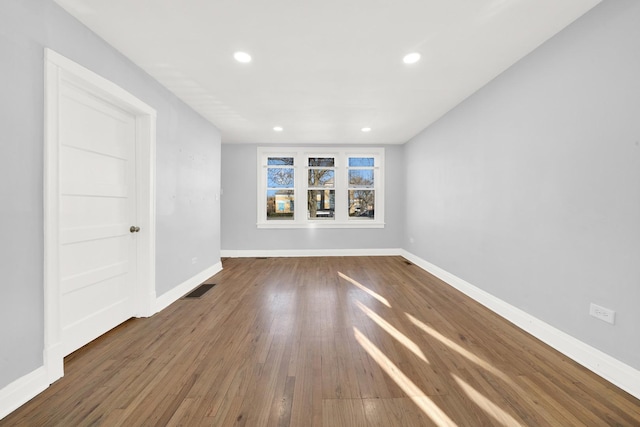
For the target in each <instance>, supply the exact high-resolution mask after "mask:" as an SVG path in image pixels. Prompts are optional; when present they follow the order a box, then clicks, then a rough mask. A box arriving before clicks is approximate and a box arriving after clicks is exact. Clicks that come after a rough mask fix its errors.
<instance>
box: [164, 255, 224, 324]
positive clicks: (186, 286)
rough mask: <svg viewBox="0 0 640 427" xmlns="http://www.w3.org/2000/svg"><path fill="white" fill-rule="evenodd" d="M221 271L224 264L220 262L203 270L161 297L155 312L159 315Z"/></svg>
mask: <svg viewBox="0 0 640 427" xmlns="http://www.w3.org/2000/svg"><path fill="white" fill-rule="evenodd" d="M220 271H222V262H218V263H217V264H215V265H212V266H211V267H209V268H207V269H206V270H203V271H201V272H200V273H198V274H196V275H195V276H193V277H192V278H190V279H187V280H185V281H184V282H182V283H181V284H179V285H178V286H176V287H175V288H173V289H171V290H170V291H169V292H166V293H164V294H162V295H160V296H159V297H158V298H157V299H156V307H155V312H156V313H157V312H159V311H162V310H164V309H165V308H167V307H169V306H170V305H171V304H173V303H174V302H175V301H177V300H179V299H180V298H182V297H183V296H184V295H185V294H187V293H189V292H191V291H192V290H193V289H194V288H196V287H197V286H198V285H200V284H201V283H202V282H204V281H205V280H207V279H208V278H209V277H211V276H213V275H215V274H217V273H219V272H220Z"/></svg>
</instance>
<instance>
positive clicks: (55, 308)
mask: <svg viewBox="0 0 640 427" xmlns="http://www.w3.org/2000/svg"><path fill="white" fill-rule="evenodd" d="M44 63H45V109H44V129H45V130H44V177H43V178H44V354H43V357H44V366H45V369H46V372H47V378H48V381H49V383H50V384H51V383H53V382H54V381H55V380H57V379H58V378H61V377H62V376H63V375H64V367H63V358H64V356H65V355H64V354H62V326H61V320H60V278H59V271H58V265H59V262H58V261H59V223H60V222H59V214H58V213H59V207H60V197H59V176H60V173H59V172H60V171H59V148H58V147H59V141H58V138H59V132H58V106H59V93H60V90H59V89H60V85H61V83H62V82H65V83H69V84H73V85H74V86H77V87H80V88H82V89H84V90H86V91H89V92H91V93H92V94H94V95H95V96H97V97H99V98H101V99H104V100H107V101H108V102H110V103H112V104H114V105H116V106H118V107H119V108H121V109H123V110H125V111H127V112H129V113H131V114H132V115H134V116H135V118H136V192H137V202H136V209H137V217H138V222H137V224H135V225H137V226H139V227H140V229H141V231H140V233H138V234H137V235H136V239H137V252H136V259H137V269H136V271H137V273H136V280H135V284H134V288H135V289H134V293H133V299H134V307H135V309H134V311H135V315H136V316H137V317H148V316H151V315H153V314H154V312H155V301H156V290H155V260H156V257H155V247H156V245H155V234H156V223H155V218H156V216H155V166H156V151H155V147H156V111H155V110H154V109H153V108H151V107H150V106H148V105H147V104H145V103H143V102H142V101H140V100H139V99H137V98H136V97H134V96H133V95H131V94H130V93H128V92H127V91H125V90H124V89H122V88H120V87H119V86H117V85H116V84H114V83H112V82H110V81H108V80H106V79H105V78H103V77H100V76H99V75H97V74H95V73H93V72H92V71H90V70H88V69H86V68H84V67H82V66H81V65H78V64H76V63H75V62H73V61H71V60H69V59H67V58H65V57H64V56H62V55H60V54H58V53H56V52H54V51H52V50H50V49H45V61H44ZM132 225H133V224H132Z"/></svg>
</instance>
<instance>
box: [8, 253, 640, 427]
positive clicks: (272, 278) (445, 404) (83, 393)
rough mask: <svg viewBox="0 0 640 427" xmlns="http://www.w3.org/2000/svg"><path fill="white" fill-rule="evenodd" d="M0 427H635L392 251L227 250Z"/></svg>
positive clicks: (627, 402) (595, 386) (630, 410)
mask: <svg viewBox="0 0 640 427" xmlns="http://www.w3.org/2000/svg"><path fill="white" fill-rule="evenodd" d="M223 266H224V270H223V271H222V272H221V273H219V274H217V275H216V276H214V277H212V278H211V279H209V280H208V281H207V282H208V283H216V284H217V286H215V287H214V288H213V289H212V290H210V291H209V292H208V293H206V294H205V295H204V296H203V297H202V298H200V299H182V300H179V301H177V302H176V303H174V304H172V305H171V306H170V307H168V308H167V309H165V310H164V311H163V312H161V313H158V314H156V315H155V316H153V317H152V318H148V319H131V320H129V321H128V322H126V323H124V324H123V325H121V326H120V327H118V328H116V329H115V330H113V331H111V332H109V333H107V334H105V335H104V336H102V337H100V338H98V339H97V340H95V341H94V342H92V343H90V344H88V345H87V346H85V347H83V348H81V349H80V350H78V351H76V352H75V353H73V354H71V355H70V356H68V357H67V358H66V359H65V376H64V377H63V378H62V379H60V380H59V381H57V382H56V383H55V384H53V385H52V386H51V387H49V388H48V389H47V390H46V391H45V392H43V393H42V394H41V395H39V396H37V397H36V398H34V399H33V400H31V401H30V402H28V403H27V404H25V405H24V406H22V407H21V408H19V409H18V410H17V411H15V412H14V413H12V414H10V415H9V416H7V417H6V418H5V419H3V420H1V421H0V425H2V426H14V425H19V426H97V425H103V426H200V425H204V426H225V427H226V426H251V427H253V426H302V427H307V426H311V427H314V426H317V427H320V426H322V427H340V426H349V427H351V426H432V425H434V426H449V425H458V426H474V427H475V426H518V425H522V426H583V425H584V426H640V401H639V400H637V399H635V398H634V397H632V396H630V395H628V394H627V393H625V392H623V391H621V390H620V389H618V388H616V387H615V386H613V385H611V384H610V383H608V382H606V381H604V380H603V379H601V378H599V377H597V376H596V375H594V374H592V373H591V372H589V371H587V370H586V369H584V368H582V367H581V366H579V365H577V364H576V363H574V362H572V361H571V360H569V359H567V358H566V357H564V356H563V355H561V354H559V353H557V352H556V351H554V350H552V349H550V348H549V347H548V346H546V345H544V344H542V343H541V342H539V341H538V340H536V339H535V338H533V337H531V336H529V335H527V334H526V333H524V332H522V331H520V330H519V329H517V328H515V327H514V326H512V325H511V324H510V323H508V322H506V321H504V320H502V319H501V318H499V317H498V316H496V315H495V314H493V313H491V312H490V311H488V310H487V309H485V308H483V307H482V306H480V305H479V304H477V303H475V302H474V301H472V300H470V299H469V298H467V297H466V296H464V295H462V294H460V293H459V292H457V291H455V290H454V289H452V288H450V287H449V286H447V285H445V284H443V283H442V282H440V281H439V280H438V279H436V278H434V277H433V276H431V275H429V274H427V273H426V272H424V271H423V270H421V269H420V268H418V267H417V266H415V265H412V264H411V263H409V262H407V261H406V260H404V259H403V258H401V257H355V258H346V257H331V258H270V259H226V260H224V263H223Z"/></svg>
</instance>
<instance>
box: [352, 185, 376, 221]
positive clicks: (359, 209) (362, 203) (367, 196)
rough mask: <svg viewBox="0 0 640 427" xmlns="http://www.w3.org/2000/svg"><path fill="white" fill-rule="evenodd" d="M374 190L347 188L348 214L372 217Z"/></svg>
mask: <svg viewBox="0 0 640 427" xmlns="http://www.w3.org/2000/svg"><path fill="white" fill-rule="evenodd" d="M374 209H375V191H374V190H349V216H350V217H362V218H369V219H374Z"/></svg>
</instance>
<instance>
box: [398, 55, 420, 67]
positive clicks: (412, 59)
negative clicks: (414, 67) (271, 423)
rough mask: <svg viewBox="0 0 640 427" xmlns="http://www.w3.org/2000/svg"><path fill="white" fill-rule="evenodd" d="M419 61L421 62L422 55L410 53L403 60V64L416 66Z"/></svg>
mask: <svg viewBox="0 0 640 427" xmlns="http://www.w3.org/2000/svg"><path fill="white" fill-rule="evenodd" d="M418 61H420V54H419V53H418V52H413V53H410V54H408V55H405V57H404V58H402V62H404V63H405V64H415V63H416V62H418Z"/></svg>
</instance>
